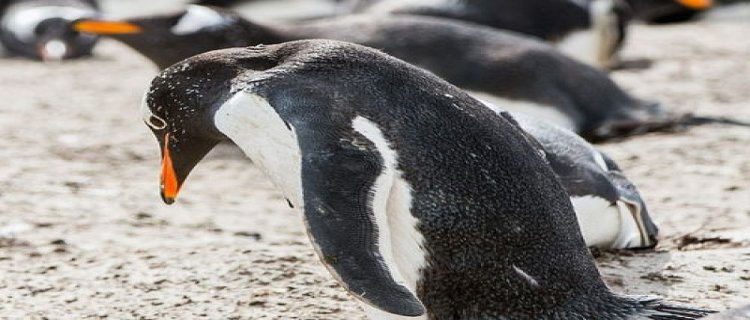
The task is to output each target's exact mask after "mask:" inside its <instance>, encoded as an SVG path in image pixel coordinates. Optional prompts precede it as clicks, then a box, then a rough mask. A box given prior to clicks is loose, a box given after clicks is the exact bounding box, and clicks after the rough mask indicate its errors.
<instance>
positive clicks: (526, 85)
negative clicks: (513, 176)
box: [75, 6, 673, 140]
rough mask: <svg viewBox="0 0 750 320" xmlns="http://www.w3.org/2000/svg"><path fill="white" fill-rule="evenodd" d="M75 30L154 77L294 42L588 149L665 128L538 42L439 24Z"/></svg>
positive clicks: (600, 77) (610, 85)
mask: <svg viewBox="0 0 750 320" xmlns="http://www.w3.org/2000/svg"><path fill="white" fill-rule="evenodd" d="M75 28H76V29H77V30H79V31H82V32H91V33H97V34H104V35H108V36H111V37H112V38H114V39H117V40H119V41H122V42H123V43H125V44H127V45H129V46H130V47H132V48H134V49H135V50H137V51H138V52H140V53H141V54H143V55H145V56H146V57H148V58H149V59H151V60H152V61H154V62H155V63H156V64H157V65H158V66H159V67H160V68H166V67H167V66H169V65H171V64H173V63H175V62H178V61H180V60H182V59H184V58H187V57H190V56H192V55H195V54H199V53H202V52H206V51H209V50H214V49H221V48H229V47H240V46H248V45H256V44H271V43H281V42H285V41H292V40H299V39H333V40H341V41H348V42H354V43H359V44H362V45H366V46H369V47H372V48H377V49H381V50H383V51H384V52H386V53H388V54H390V55H393V56H395V57H397V58H400V59H403V60H405V61H407V62H410V63H412V64H415V65H417V66H420V67H423V68H425V69H427V70H430V71H432V72H434V73H435V74H437V75H438V76H440V77H443V78H444V79H446V80H448V81H449V82H451V83H453V84H454V85H457V86H459V87H462V88H464V89H466V90H469V91H471V92H472V93H473V94H475V95H476V96H477V97H479V98H482V99H483V100H487V101H489V102H491V103H494V104H497V105H501V106H503V108H504V109H511V110H514V109H517V110H519V111H523V112H525V113H530V114H532V115H534V116H538V117H540V118H542V119H545V120H547V121H550V122H553V123H555V124H558V125H560V126H562V127H564V128H567V129H570V130H572V131H574V132H576V133H579V134H581V135H583V136H584V137H586V138H587V139H589V140H602V139H606V138H611V137H617V136H623V135H627V134H632V133H638V132H645V131H649V130H654V129H661V128H663V127H664V126H669V125H672V121H671V120H672V118H673V117H672V116H671V115H667V113H666V112H665V111H663V110H662V109H661V108H660V107H659V106H658V105H656V104H654V103H651V102H646V101H642V100H639V99H636V98H634V97H631V96H630V95H628V94H627V93H625V92H624V91H623V90H622V89H620V88H619V87H618V86H617V85H616V84H615V83H614V82H613V81H612V80H610V79H609V77H608V76H607V75H606V74H605V73H603V72H601V71H599V70H596V69H595V68H593V67H590V66H587V65H585V64H582V63H579V62H577V61H575V60H573V59H571V58H568V57H567V56H565V55H563V54H561V53H559V52H558V51H557V50H555V48H553V47H551V46H549V45H547V44H545V43H543V42H540V41H537V40H535V39H532V38H527V37H523V36H521V35H518V34H516V33H513V32H508V31H502V30H499V29H494V28H489V27H483V26H477V25H473V24H468V23H463V22H460V21H453V20H448V19H439V18H432V17H419V16H403V15H392V16H391V15H380V16H366V15H359V16H356V15H354V16H346V17H339V18H335V19H326V20H323V21H310V22H302V23H296V24H285V25H260V24H256V23H252V22H250V21H247V20H245V19H242V18H241V17H239V16H238V15H236V14H234V13H231V12H228V11H224V10H220V9H213V8H208V7H201V6H191V7H189V8H188V9H187V11H185V12H182V13H179V14H176V15H167V16H154V17H147V18H134V19H130V20H127V21H105V20H83V21H80V22H78V23H77V24H75ZM665 124H666V125H665Z"/></svg>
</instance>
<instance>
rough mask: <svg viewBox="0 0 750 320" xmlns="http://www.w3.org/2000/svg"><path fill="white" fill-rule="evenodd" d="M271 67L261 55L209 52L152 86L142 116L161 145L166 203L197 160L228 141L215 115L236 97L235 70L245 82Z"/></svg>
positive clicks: (167, 71) (167, 72)
mask: <svg viewBox="0 0 750 320" xmlns="http://www.w3.org/2000/svg"><path fill="white" fill-rule="evenodd" d="M248 49H250V48H243V49H237V50H238V52H240V51H245V50H248ZM274 64H275V62H274V61H272V60H269V59H266V58H264V57H262V56H261V57H258V58H257V59H253V58H249V59H243V58H239V57H234V56H232V55H222V56H219V55H218V53H217V52H209V53H206V54H203V55H198V56H196V57H193V58H189V59H187V60H185V61H182V62H180V63H177V64H175V65H173V66H171V67H169V68H167V69H165V70H164V71H162V72H161V74H160V75H159V76H157V77H156V78H155V79H154V80H153V81H152V82H151V87H150V89H149V91H148V92H147V93H146V95H145V96H144V100H143V105H142V117H143V121H144V122H145V123H146V125H147V126H148V127H149V128H150V129H151V131H152V132H153V134H154V135H155V137H156V139H157V141H158V142H159V145H160V146H161V152H162V168H161V195H162V199H163V200H164V202H166V203H167V204H171V203H172V202H174V200H175V198H176V197H177V194H178V193H179V191H180V188H181V186H182V184H183V182H184V181H185V179H186V178H187V176H188V174H189V173H190V172H191V171H192V169H193V168H194V167H195V166H196V165H197V164H198V162H199V161H200V160H201V159H202V158H203V157H204V156H205V155H206V154H207V153H208V152H209V151H211V149H213V147H214V146H216V145H217V144H218V143H220V142H222V141H226V140H228V138H227V137H226V136H225V135H224V134H223V133H222V132H221V131H219V129H217V127H216V124H215V122H214V114H215V113H216V111H217V110H218V109H219V108H220V107H221V106H222V105H223V104H224V103H225V102H226V101H227V100H228V99H230V98H231V96H232V95H233V94H234V93H233V92H232V83H233V82H234V81H235V78H237V77H238V75H239V74H240V69H239V68H242V71H241V72H242V77H243V78H244V77H250V76H252V73H253V70H264V69H266V68H269V67H271V66H273V65H274Z"/></svg>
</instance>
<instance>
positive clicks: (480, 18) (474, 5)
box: [354, 0, 630, 68]
mask: <svg viewBox="0 0 750 320" xmlns="http://www.w3.org/2000/svg"><path fill="white" fill-rule="evenodd" d="M359 2H360V3H359V4H357V5H356V6H355V10H354V11H355V12H367V13H388V14H413V15H428V16H436V17H443V18H450V19H458V20H463V21H468V22H472V23H477V24H481V25H487V26H491V27H494V28H500V29H505V30H511V31H516V32H520V33H523V34H526V35H530V36H534V37H537V38H539V39H543V40H546V41H549V42H552V43H553V44H554V45H555V46H556V47H557V48H558V49H560V50H561V51H563V52H565V53H566V54H568V55H570V56H571V57H574V58H576V59H578V60H580V61H583V62H585V63H587V64H590V65H593V66H597V67H600V68H609V67H612V66H613V65H615V64H616V63H617V55H616V54H617V52H618V51H619V49H620V47H621V46H622V43H623V41H624V39H625V34H626V29H627V25H628V22H629V20H630V14H629V10H628V9H627V5H626V4H624V3H623V2H622V1H621V0H523V1H519V0H462V1H455V0H430V1H424V0H379V1H378V0H360V1H359Z"/></svg>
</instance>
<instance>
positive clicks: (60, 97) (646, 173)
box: [0, 1, 750, 319]
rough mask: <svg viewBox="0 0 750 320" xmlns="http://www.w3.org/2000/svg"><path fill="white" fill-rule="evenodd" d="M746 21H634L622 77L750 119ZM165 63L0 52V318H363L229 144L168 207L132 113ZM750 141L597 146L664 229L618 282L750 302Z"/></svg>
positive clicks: (668, 136)
mask: <svg viewBox="0 0 750 320" xmlns="http://www.w3.org/2000/svg"><path fill="white" fill-rule="evenodd" d="M152 2H153V1H152ZM747 21H750V20H731V21H706V22H700V23H695V24H687V25H673V26H659V27H652V26H635V27H634V28H632V33H631V37H630V40H629V42H628V44H627V47H626V49H625V51H624V52H623V58H624V60H626V61H629V62H630V63H629V65H630V66H631V67H633V68H629V69H624V70H617V71H614V72H613V74H612V75H613V77H614V79H615V80H616V81H617V82H618V83H620V84H621V85H622V86H624V87H625V88H627V89H628V90H629V91H631V92H633V93H635V94H636V95H638V96H641V97H646V98H649V99H654V100H659V101H661V102H662V103H663V104H664V105H665V106H668V107H669V108H672V109H674V110H678V111H681V112H693V113H696V114H701V115H712V116H727V117H734V118H739V119H744V120H746V121H750V107H749V106H748V101H750V42H749V41H747V31H748V30H750V23H748V22H747ZM647 62H648V63H647ZM649 63H650V66H648V68H643V67H646V66H647V65H648V64H649ZM155 73H156V70H155V68H154V67H153V66H152V65H150V64H149V62H148V61H146V60H144V59H143V58H141V57H140V56H138V55H137V54H135V53H134V52H133V51H131V50H129V49H128V48H127V47H124V46H122V45H120V44H118V43H115V42H112V41H102V43H101V45H100V46H99V47H97V49H96V57H95V58H93V59H88V60H81V61H75V62H69V63H64V64H59V65H54V64H53V65H44V64H40V63H36V62H31V61H26V60H21V59H8V58H6V59H2V60H0V84H1V85H0V137H2V139H0V150H2V152H0V318H2V319H105V318H106V319H200V318H204V319H364V316H363V314H362V312H361V311H360V309H359V307H358V306H357V304H356V303H355V302H354V301H353V299H352V298H350V297H349V296H348V295H347V294H346V293H345V291H344V290H343V289H342V288H341V287H340V286H338V285H337V284H336V282H334V281H333V280H332V278H331V277H330V276H329V275H328V274H327V272H326V271H325V270H324V268H323V267H322V266H321V264H320V263H319V262H318V261H317V258H316V257H315V256H314V255H313V250H312V248H311V247H310V245H309V243H308V240H307V236H306V234H305V232H304V229H303V226H302V222H301V218H300V216H299V214H298V213H297V212H296V211H295V210H294V209H291V208H289V207H288V206H287V204H286V201H284V200H283V198H282V197H281V196H280V194H279V193H278V192H277V191H275V190H274V189H273V188H272V186H271V185H270V183H269V182H268V181H267V180H266V179H265V178H264V177H263V175H262V174H261V173H260V172H259V171H258V169H257V168H255V167H254V166H253V165H252V163H251V162H250V161H248V160H246V159H245V158H244V156H242V155H241V154H240V153H239V152H238V151H237V150H235V149H234V148H232V147H229V146H224V147H221V148H218V149H217V150H216V151H215V152H213V153H212V155H211V156H210V157H209V158H208V159H206V160H205V161H204V162H203V163H201V165H200V166H199V167H198V168H197V169H196V170H195V172H194V173H193V174H192V176H191V178H190V179H189V180H188V183H187V184H186V185H185V187H184V190H183V192H182V195H181V199H180V201H179V202H178V203H177V204H175V205H173V206H165V205H163V204H162V202H161V200H160V199H159V196H158V185H157V178H158V168H159V159H158V155H159V151H158V146H157V144H156V142H155V141H154V139H153V137H152V136H151V134H150V133H149V132H148V130H147V129H146V127H145V126H144V125H143V124H142V123H141V120H140V113H139V107H140V101H141V98H142V95H143V92H144V91H145V89H146V88H147V86H148V83H149V81H150V79H151V78H152V77H153V76H154V75H155ZM748 146H750V128H740V127H730V126H722V125H706V126H702V127H697V128H691V129H689V130H686V131H683V132H675V133H657V134H648V135H644V136H639V137H633V138H629V139H626V140H624V141H618V142H610V143H607V144H603V145H601V146H600V147H601V149H603V150H605V151H606V152H607V153H609V154H610V155H611V156H612V157H613V158H614V159H615V160H616V161H618V162H619V163H620V165H621V166H622V167H623V168H624V170H626V172H627V174H628V176H629V177H630V178H631V180H633V181H634V182H635V183H636V184H637V185H638V186H639V188H640V190H641V192H642V194H643V195H644V196H645V198H646V200H647V201H648V204H649V205H650V210H651V211H652V213H653V215H654V216H655V218H656V220H657V221H658V222H659V223H660V226H661V229H662V233H661V244H660V245H659V247H657V248H656V249H655V250H650V251H647V252H635V253H632V252H620V253H602V254H600V256H599V258H598V260H597V261H598V264H599V267H600V269H601V272H602V274H603V276H604V278H605V279H606V281H607V282H608V283H609V284H610V286H612V288H613V289H614V290H616V291H619V292H627V293H634V294H658V295H661V296H664V297H666V298H668V299H670V300H672V301H675V302H679V303H686V304H691V305H695V306H700V307H708V308H715V309H719V310H723V309H726V308H730V307H733V306H739V305H742V304H744V303H750V161H749V160H748V155H749V154H750V151H748Z"/></svg>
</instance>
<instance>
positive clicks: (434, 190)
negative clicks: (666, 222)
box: [143, 40, 707, 320]
mask: <svg viewBox="0 0 750 320" xmlns="http://www.w3.org/2000/svg"><path fill="white" fill-rule="evenodd" d="M144 105H145V107H144V112H143V113H144V119H145V121H146V123H147V125H148V126H149V127H150V128H151V129H152V131H153V133H154V135H155V136H156V139H157V141H158V143H159V145H160V146H161V149H162V157H163V161H162V176H161V181H162V183H161V194H162V198H163V199H164V200H165V202H167V203H172V202H173V201H174V200H175V197H176V196H177V194H178V192H179V190H180V187H181V186H182V185H183V182H184V181H185V179H186V178H187V176H188V174H189V173H190V171H191V170H192V169H193V168H194V167H195V165H196V164H197V163H198V162H199V161H200V160H201V158H202V157H203V156H204V155H205V154H206V153H207V152H209V151H210V150H211V149H212V148H213V147H214V146H215V145H216V144H217V143H220V142H221V141H224V140H228V139H229V140H232V141H234V142H235V143H237V144H238V145H239V146H240V147H241V148H242V149H243V150H244V151H245V153H246V154H247V155H248V156H249V157H250V158H252V159H253V160H254V161H255V163H256V164H257V165H258V166H260V167H261V168H262V170H263V171H264V172H265V173H266V174H267V176H268V177H269V178H270V179H271V180H272V181H273V182H274V184H275V185H276V186H277V187H278V188H279V189H281V191H282V192H283V193H284V194H285V195H286V197H287V199H289V201H290V203H291V204H293V205H294V206H295V207H296V208H301V209H302V211H303V215H304V220H305V223H306V226H307V232H308V235H309V236H310V239H311V241H312V243H313V248H314V249H315V251H316V253H317V254H318V256H319V257H320V260H321V261H322V263H323V264H324V265H325V266H326V267H327V269H328V270H329V272H330V273H331V275H332V276H333V277H334V278H335V279H336V280H337V281H339V283H340V284H341V285H342V286H343V287H344V288H345V289H346V290H348V292H349V293H350V294H352V295H353V296H354V297H356V298H357V299H359V300H360V301H361V302H362V305H363V307H364V309H365V310H366V312H367V313H368V315H369V316H370V318H371V319H403V318H401V317H420V318H417V319H433V320H434V319H498V320H499V319H636V318H644V319H694V318H699V317H702V316H704V315H706V314H707V311H705V310H698V309H692V308H684V307H678V306H674V305H670V304H669V303H667V302H664V301H662V300H660V299H658V298H654V297H639V296H625V295H620V294H616V293H613V292H611V291H610V290H609V288H608V287H607V286H606V285H605V284H604V282H603V281H602V279H601V277H600V276H599V273H598V271H597V269H596V266H595V264H594V261H593V258H592V257H591V255H590V253H589V252H588V250H587V248H586V245H585V243H584V240H583V237H582V236H581V234H580V232H579V231H578V225H577V222H576V218H575V213H574V212H573V207H572V205H571V204H570V201H569V200H568V195H567V194H566V193H565V190H564V189H563V187H562V185H561V184H560V182H559V180H558V179H557V178H556V177H555V175H554V173H553V172H552V170H551V168H550V166H549V165H548V164H547V162H546V161H545V159H544V154H543V153H544V152H543V150H542V149H541V148H539V146H538V144H536V143H535V141H534V138H532V137H530V136H529V135H527V134H526V133H525V132H524V131H523V130H521V129H520V128H519V127H518V125H517V123H516V122H515V121H514V120H513V118H512V117H511V116H510V115H508V114H506V113H500V114H497V113H495V112H493V111H492V110H490V109H489V108H487V107H486V106H485V105H484V104H482V103H481V102H479V101H478V100H475V99H473V98H472V97H470V96H468V95H467V94H466V93H464V92H462V91H461V90H459V89H458V88H456V87H454V86H452V85H450V84H448V83H447V82H445V81H443V80H441V79H439V78H438V77H436V76H434V75H433V74H431V73H428V72H425V71H423V70H422V69H419V68H416V67H413V66H411V65H409V64H407V63H405V62H402V61H400V60H397V59H395V58H391V57H389V56H387V55H385V54H383V53H381V52H380V51H377V50H374V49H370V48H366V47H363V46H359V45H354V44H348V43H342V42H335V41H326V40H307V41H297V42H289V43H283V44H279V45H270V46H258V47H250V48H234V49H225V50H220V51H214V52H209V53H205V54H201V55H198V56H196V57H192V58H189V59H187V60H185V61H183V62H180V63H178V64H175V65H174V66H172V67H170V68H167V69H166V70H164V71H163V72H162V73H161V74H160V75H159V76H157V77H156V78H155V79H154V80H153V81H152V83H151V88H150V90H149V91H148V93H147V94H146V96H145V98H144Z"/></svg>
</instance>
